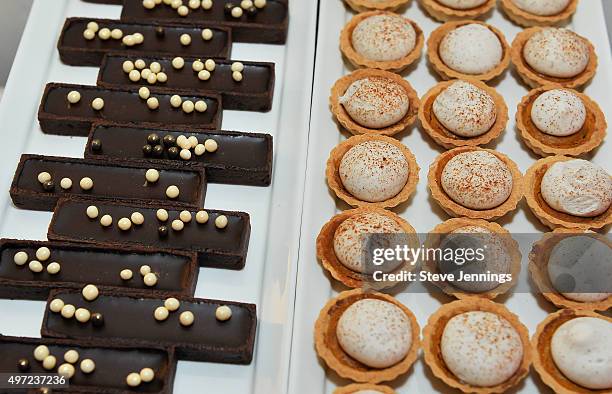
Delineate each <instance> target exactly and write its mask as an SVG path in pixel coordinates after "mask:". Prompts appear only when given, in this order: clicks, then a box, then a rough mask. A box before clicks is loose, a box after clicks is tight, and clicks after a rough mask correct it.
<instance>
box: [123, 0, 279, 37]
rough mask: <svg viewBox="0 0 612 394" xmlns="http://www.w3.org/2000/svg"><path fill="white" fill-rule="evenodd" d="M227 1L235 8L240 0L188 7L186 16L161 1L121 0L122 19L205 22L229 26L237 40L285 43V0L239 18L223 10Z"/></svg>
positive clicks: (273, 2) (270, 0) (211, 24)
mask: <svg viewBox="0 0 612 394" xmlns="http://www.w3.org/2000/svg"><path fill="white" fill-rule="evenodd" d="M228 3H232V4H234V6H235V7H234V8H236V7H237V8H240V1H218V0H216V1H213V4H212V8H211V9H209V10H205V9H203V8H202V7H200V8H198V9H196V10H192V9H189V13H188V14H187V15H186V16H180V15H179V14H178V12H177V10H176V9H173V8H172V7H171V6H169V5H165V4H160V5H157V6H156V7H154V8H153V9H146V8H145V7H144V6H143V4H142V1H141V0H124V1H123V11H122V12H121V20H139V21H143V20H147V21H155V22H174V23H204V24H207V25H209V26H224V27H230V28H232V37H233V39H234V40H235V41H239V42H255V43H267V44H284V43H285V41H286V40H287V29H288V26H289V3H288V0H267V2H266V5H265V7H264V8H260V9H257V8H256V9H255V10H254V12H253V13H252V14H251V13H250V12H248V11H247V10H243V12H242V13H241V14H242V15H241V16H240V17H239V18H236V17H234V16H232V15H231V14H230V12H228V11H226V10H225V6H226V4H228Z"/></svg>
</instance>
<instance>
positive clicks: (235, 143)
mask: <svg viewBox="0 0 612 394" xmlns="http://www.w3.org/2000/svg"><path fill="white" fill-rule="evenodd" d="M181 136H183V137H181ZM189 138H192V142H194V143H196V142H197V144H196V145H195V146H193V144H191V145H190V146H191V148H190V149H189V151H190V153H189V155H188V158H187V157H185V156H183V157H181V154H180V152H181V150H182V149H183V148H182V147H181V146H179V145H178V144H181V145H182V146H185V144H186V142H185V139H187V140H189ZM193 138H195V139H197V141H196V140H193ZM151 141H153V143H151ZM158 141H161V142H159V143H158ZM207 141H208V142H207ZM211 141H212V142H211ZM206 144H208V149H207V145H206ZM158 145H160V147H161V149H160V148H156V146H158ZM85 157H88V158H98V159H100V158H102V159H110V160H117V159H133V160H136V159H138V160H147V161H150V162H152V163H157V162H162V163H164V162H170V163H176V162H181V163H186V164H190V165H191V164H193V165H194V166H202V167H204V168H205V170H206V179H207V181H208V182H216V183H230V184H241V185H256V186H267V185H269V184H270V182H271V179H272V136H271V135H269V134H259V133H242V132H234V131H218V130H211V131H206V130H185V129H180V130H170V129H167V128H163V129H156V128H143V127H139V126H129V125H118V124H96V125H94V126H93V127H92V130H91V132H90V134H89V139H88V141H87V146H86V147H85ZM153 165H154V164H153Z"/></svg>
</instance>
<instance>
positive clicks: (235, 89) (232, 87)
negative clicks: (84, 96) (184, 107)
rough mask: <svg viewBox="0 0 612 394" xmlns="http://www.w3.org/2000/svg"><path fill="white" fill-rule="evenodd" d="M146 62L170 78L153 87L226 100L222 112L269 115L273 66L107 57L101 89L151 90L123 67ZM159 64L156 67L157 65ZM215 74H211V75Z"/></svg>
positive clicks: (272, 88) (99, 77)
mask: <svg viewBox="0 0 612 394" xmlns="http://www.w3.org/2000/svg"><path fill="white" fill-rule="evenodd" d="M138 59H141V60H144V62H145V63H146V64H148V65H154V67H155V69H161V72H163V73H164V74H165V76H166V77H167V78H165V79H164V82H163V83H160V82H159V81H157V80H155V81H153V83H154V84H155V86H156V87H157V88H160V89H166V88H167V89H171V90H172V91H183V92H191V94H200V95H207V94H209V93H213V94H214V93H218V94H220V95H221V97H223V109H231V110H241V111H269V110H270V109H271V108H272V97H273V95H274V78H275V75H274V63H263V62H247V61H233V60H222V59H221V60H220V59H206V58H201V57H184V58H180V60H179V59H177V58H176V57H174V56H161V55H160V56H152V55H146V56H140V55H138V54H134V55H125V54H108V55H106V56H104V60H103V61H102V66H101V67H100V72H99V74H98V86H102V87H108V88H113V87H123V86H126V85H128V86H129V85H133V86H137V87H140V86H142V85H145V86H151V84H149V83H148V82H147V81H140V80H138V81H133V80H132V79H130V75H129V74H130V73H129V72H126V70H129V68H130V66H128V67H127V68H125V69H124V63H125V62H128V63H127V64H130V63H129V62H131V63H134V62H136V61H137V60H138ZM155 63H157V64H155ZM209 70H212V71H209Z"/></svg>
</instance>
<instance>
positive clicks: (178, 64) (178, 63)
mask: <svg viewBox="0 0 612 394" xmlns="http://www.w3.org/2000/svg"><path fill="white" fill-rule="evenodd" d="M172 67H174V68H176V69H177V70H180V69H181V68H183V67H185V59H183V58H182V57H178V56H177V57H175V58H174V59H172Z"/></svg>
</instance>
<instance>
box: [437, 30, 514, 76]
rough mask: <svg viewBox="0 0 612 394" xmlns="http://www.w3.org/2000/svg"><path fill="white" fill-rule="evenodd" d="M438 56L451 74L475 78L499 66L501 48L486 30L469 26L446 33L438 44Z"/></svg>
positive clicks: (501, 53) (495, 37) (497, 40)
mask: <svg viewBox="0 0 612 394" xmlns="http://www.w3.org/2000/svg"><path fill="white" fill-rule="evenodd" d="M438 53H439V55H440V58H441V59H442V61H443V62H444V64H446V65H447V66H448V67H450V68H452V69H453V70H455V71H458V72H461V73H463V74H470V75H478V74H484V73H487V72H489V71H491V70H493V69H494V68H495V67H497V65H499V63H500V62H501V59H502V55H503V48H502V44H501V42H500V41H499V38H498V37H497V35H495V33H493V32H492V31H491V30H490V29H489V28H487V27H486V26H483V25H480V24H477V23H472V24H468V25H464V26H461V27H458V28H456V29H454V30H451V31H450V32H448V33H447V34H446V36H444V38H443V39H442V41H441V42H440V46H439V48H438Z"/></svg>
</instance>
